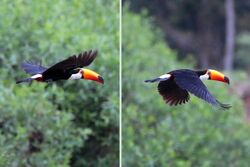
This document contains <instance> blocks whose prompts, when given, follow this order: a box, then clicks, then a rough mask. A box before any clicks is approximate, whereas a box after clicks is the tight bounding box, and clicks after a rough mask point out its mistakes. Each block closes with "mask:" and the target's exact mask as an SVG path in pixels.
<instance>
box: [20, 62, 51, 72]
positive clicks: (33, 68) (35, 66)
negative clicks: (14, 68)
mask: <svg viewBox="0 0 250 167" xmlns="http://www.w3.org/2000/svg"><path fill="white" fill-rule="evenodd" d="M21 67H22V68H23V70H24V71H25V72H26V73H28V74H31V75H35V74H41V73H43V72H44V71H45V70H47V68H46V67H43V66H42V65H41V62H36V61H25V62H23V63H22V64H21Z"/></svg>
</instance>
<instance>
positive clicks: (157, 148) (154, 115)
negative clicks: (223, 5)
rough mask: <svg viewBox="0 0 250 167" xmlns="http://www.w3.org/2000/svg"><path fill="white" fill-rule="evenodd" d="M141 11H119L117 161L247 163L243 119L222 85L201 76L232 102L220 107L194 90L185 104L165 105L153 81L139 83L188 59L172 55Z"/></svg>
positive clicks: (206, 166) (143, 166)
mask: <svg viewBox="0 0 250 167" xmlns="http://www.w3.org/2000/svg"><path fill="white" fill-rule="evenodd" d="M146 15H147V14H146V12H144V13H142V14H133V13H131V12H129V11H128V10H127V9H126V8H125V9H124V11H123V17H124V18H123V48H124V50H123V130H122V132H123V166H125V167H130V166H137V167H152V166H157V167H160V166H169V167H191V166H192V167H211V166H213V167H228V166H241V167H246V166H249V164H250V160H249V156H250V142H249V138H250V133H249V125H247V124H246V122H245V121H244V113H243V106H242V104H241V102H240V100H239V99H238V98H237V97H236V95H234V94H233V93H232V92H230V91H229V89H228V86H227V85H225V84H223V83H219V82H212V81H207V82H206V85H207V86H208V88H209V90H210V91H211V92H212V94H213V95H215V96H216V98H218V99H220V100H221V101H222V102H226V103H229V104H232V106H233V107H232V108H231V109H230V110H227V111H223V110H219V109H217V108H214V107H212V106H210V105H209V104H207V103H205V102H203V101H201V100H200V99H198V98H196V97H194V96H192V97H191V100H190V101H189V103H188V104H186V105H182V106H177V107H169V106H168V105H166V104H165V103H164V102H163V100H162V98H161V96H160V95H158V92H157V90H156V87H157V84H146V83H143V81H144V80H145V79H151V78H152V77H155V76H158V75H160V74H163V73H164V72H168V71H169V70H172V69H178V68H192V67H193V64H192V63H190V62H194V61H192V59H190V60H185V61H183V62H179V61H177V58H176V57H177V55H176V53H175V51H173V50H171V49H170V48H169V47H168V46H166V44H165V42H164V40H163V35H162V33H161V32H160V31H159V30H157V29H156V28H155V27H153V26H152V24H151V19H150V18H146V17H147V16H146ZM230 77H231V80H232V81H233V82H234V79H233V76H232V75H230Z"/></svg>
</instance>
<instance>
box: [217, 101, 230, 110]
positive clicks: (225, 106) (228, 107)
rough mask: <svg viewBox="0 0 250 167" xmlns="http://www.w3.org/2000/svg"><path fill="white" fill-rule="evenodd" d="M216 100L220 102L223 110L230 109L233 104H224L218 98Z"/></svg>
mask: <svg viewBox="0 0 250 167" xmlns="http://www.w3.org/2000/svg"><path fill="white" fill-rule="evenodd" d="M216 102H217V103H218V105H219V106H220V107H221V109H223V110H228V109H230V108H231V107H232V106H231V105H230V104H223V103H221V102H219V101H218V100H216Z"/></svg>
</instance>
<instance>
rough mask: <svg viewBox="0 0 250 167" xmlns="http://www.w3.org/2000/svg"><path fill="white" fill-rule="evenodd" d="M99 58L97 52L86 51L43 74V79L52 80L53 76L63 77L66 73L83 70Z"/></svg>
mask: <svg viewBox="0 0 250 167" xmlns="http://www.w3.org/2000/svg"><path fill="white" fill-rule="evenodd" d="M96 56H97V51H93V50H90V51H86V52H82V53H80V54H78V55H73V56H71V57H69V58H67V59H65V60H63V61H61V62H59V63H57V64H55V65H53V66H51V67H50V68H48V69H47V70H46V71H44V73H43V77H44V78H45V80H46V79H49V78H51V77H52V76H59V78H60V76H63V75H64V74H65V73H67V72H69V71H71V70H73V69H76V68H82V67H84V66H88V65H90V64H91V63H92V62H93V61H94V59H95V58H96Z"/></svg>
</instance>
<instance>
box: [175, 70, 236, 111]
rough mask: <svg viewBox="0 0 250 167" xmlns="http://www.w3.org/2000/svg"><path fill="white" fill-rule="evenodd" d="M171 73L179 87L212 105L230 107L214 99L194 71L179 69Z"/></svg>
mask: <svg viewBox="0 0 250 167" xmlns="http://www.w3.org/2000/svg"><path fill="white" fill-rule="evenodd" d="M173 75H174V81H175V82H176V84H177V85H178V86H179V87H180V88H182V89H185V90H187V91H189V92H191V93H192V94H194V95H195V96H197V97H199V98H201V99H203V100H205V101H206V102H208V103H210V104H212V105H215V106H220V107H222V108H223V109H229V108H230V107H231V106H230V105H228V104H222V103H220V102H219V101H218V100H216V99H215V98H214V97H213V96H212V95H211V94H210V92H209V91H208V89H207V87H206V86H205V85H204V84H203V82H202V81H201V80H200V78H199V76H198V75H197V74H196V73H195V72H193V71H190V70H179V71H178V72H175V73H174V74H173Z"/></svg>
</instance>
